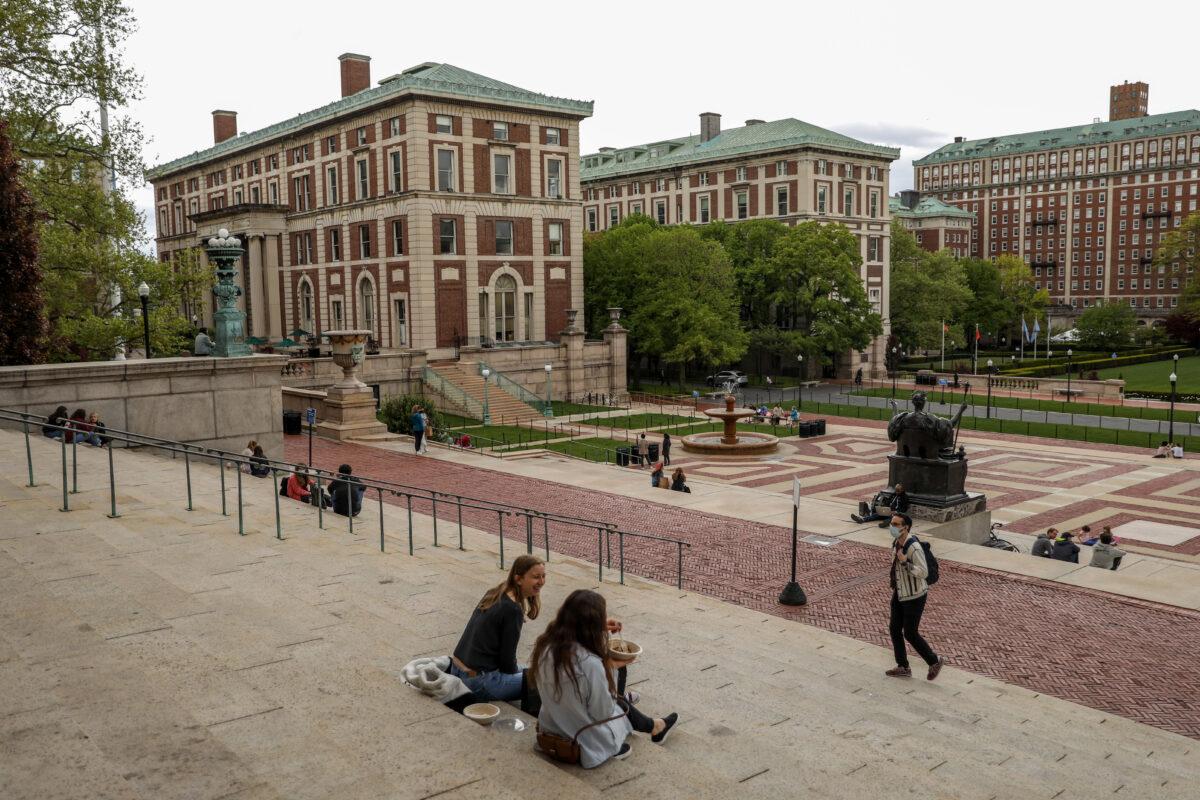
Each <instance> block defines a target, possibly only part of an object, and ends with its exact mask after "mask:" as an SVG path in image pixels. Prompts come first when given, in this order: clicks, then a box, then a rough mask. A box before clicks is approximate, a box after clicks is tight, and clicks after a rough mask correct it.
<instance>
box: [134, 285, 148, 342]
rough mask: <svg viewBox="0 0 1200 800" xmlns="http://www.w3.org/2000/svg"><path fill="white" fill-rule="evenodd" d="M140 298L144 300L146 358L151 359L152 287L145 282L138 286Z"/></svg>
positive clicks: (143, 317) (143, 316)
mask: <svg viewBox="0 0 1200 800" xmlns="http://www.w3.org/2000/svg"><path fill="white" fill-rule="evenodd" d="M137 291H138V297H139V298H141V300H142V336H144V337H145V347H146V358H147V359H148V358H150V287H149V286H148V285H147V284H146V282H145V281H142V282H141V283H140V284H138V290H137Z"/></svg>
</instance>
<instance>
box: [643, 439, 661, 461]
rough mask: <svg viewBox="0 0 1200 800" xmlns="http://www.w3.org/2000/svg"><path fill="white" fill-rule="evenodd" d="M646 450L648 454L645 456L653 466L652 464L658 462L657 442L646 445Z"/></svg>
mask: <svg viewBox="0 0 1200 800" xmlns="http://www.w3.org/2000/svg"><path fill="white" fill-rule="evenodd" d="M648 450H649V452H648V453H647V454H646V456H647V457H648V458H649V459H650V463H651V464H653V463H654V462H656V461H658V442H650V443H649V444H648Z"/></svg>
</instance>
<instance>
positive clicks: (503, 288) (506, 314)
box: [494, 275, 517, 342]
mask: <svg viewBox="0 0 1200 800" xmlns="http://www.w3.org/2000/svg"><path fill="white" fill-rule="evenodd" d="M494 304H495V307H496V341H497V342H511V341H513V340H515V339H516V338H517V281H516V279H515V278H513V276H511V275H501V276H500V277H499V278H497V279H496V297H495V301H494Z"/></svg>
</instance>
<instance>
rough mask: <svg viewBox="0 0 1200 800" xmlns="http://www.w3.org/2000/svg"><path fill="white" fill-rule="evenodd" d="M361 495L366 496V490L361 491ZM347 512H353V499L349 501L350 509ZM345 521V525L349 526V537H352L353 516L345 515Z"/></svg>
mask: <svg viewBox="0 0 1200 800" xmlns="http://www.w3.org/2000/svg"><path fill="white" fill-rule="evenodd" d="M363 494H366V490H365V489H364V490H363ZM349 510H350V511H353V510H354V499H353V498H351V500H350V509H349ZM346 520H347V524H349V525H350V535H351V536H353V535H354V515H353V514H347V515H346Z"/></svg>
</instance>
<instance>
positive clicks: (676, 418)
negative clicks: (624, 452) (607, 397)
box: [572, 413, 693, 433]
mask: <svg viewBox="0 0 1200 800" xmlns="http://www.w3.org/2000/svg"><path fill="white" fill-rule="evenodd" d="M692 419H693V417H686V416H682V415H679V414H654V413H647V414H627V415H625V416H616V417H592V418H590V419H585V420H582V421H580V422H576V423H572V424H573V425H595V426H597V427H599V428H611V429H613V430H628V431H636V432H638V433H640V432H642V431H646V430H650V429H652V428H663V427H666V426H668V425H687V424H688V423H689V422H691V421H692Z"/></svg>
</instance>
